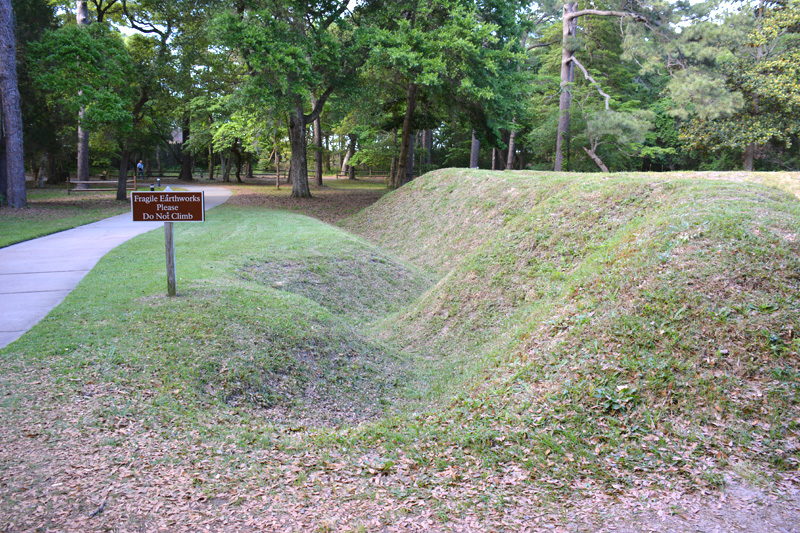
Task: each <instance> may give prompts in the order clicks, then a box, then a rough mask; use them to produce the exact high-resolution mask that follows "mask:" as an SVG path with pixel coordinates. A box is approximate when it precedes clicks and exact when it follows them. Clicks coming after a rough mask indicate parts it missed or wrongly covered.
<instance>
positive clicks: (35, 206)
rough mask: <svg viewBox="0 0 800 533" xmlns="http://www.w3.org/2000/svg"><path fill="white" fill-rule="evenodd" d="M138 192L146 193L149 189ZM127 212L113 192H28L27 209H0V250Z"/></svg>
mask: <svg viewBox="0 0 800 533" xmlns="http://www.w3.org/2000/svg"><path fill="white" fill-rule="evenodd" d="M111 183H116V182H111ZM163 189H164V187H161V188H160V189H157V190H163ZM172 189H173V190H175V191H180V190H184V189H182V188H179V187H173V188H172ZM137 190H139V191H149V190H150V187H139V188H138V189H137ZM130 209H131V206H130V202H128V201H125V202H118V201H117V200H115V197H114V192H113V191H102V192H96V193H91V192H82V193H72V194H67V191H66V189H63V188H51V189H32V190H29V191H28V207H27V208H25V209H8V208H3V209H0V248H2V247H3V246H9V245H11V244H15V243H18V242H22V241H27V240H30V239H35V238H37V237H43V236H45V235H50V234H51V233H56V232H59V231H64V230H67V229H71V228H74V227H77V226H82V225H84V224H89V223H91V222H97V221H98V220H102V219H104V218H108V217H111V216H114V215H119V214H122V213H126V212H129V211H130Z"/></svg>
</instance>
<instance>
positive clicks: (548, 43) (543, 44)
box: [525, 41, 560, 50]
mask: <svg viewBox="0 0 800 533" xmlns="http://www.w3.org/2000/svg"><path fill="white" fill-rule="evenodd" d="M559 42H560V41H549V42H546V43H533V44H529V45H528V46H526V47H525V49H526V50H533V49H534V48H544V47H545V46H553V45H554V44H558V43H559Z"/></svg>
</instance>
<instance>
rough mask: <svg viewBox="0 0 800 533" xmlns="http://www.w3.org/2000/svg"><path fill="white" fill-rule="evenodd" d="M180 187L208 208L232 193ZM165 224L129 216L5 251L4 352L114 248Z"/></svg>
mask: <svg viewBox="0 0 800 533" xmlns="http://www.w3.org/2000/svg"><path fill="white" fill-rule="evenodd" d="M181 188H182V189H187V190H193V191H200V190H202V191H205V197H206V209H211V208H212V207H216V206H218V205H219V204H221V203H223V202H225V200H227V199H228V198H229V197H230V195H231V192H230V191H229V190H227V189H223V188H218V187H181ZM162 226H163V223H162V222H131V214H130V213H124V214H122V215H118V216H115V217H111V218H106V219H104V220H100V221H98V222H93V223H91V224H86V225H85V226H79V227H77V228H72V229H70V230H66V231H61V232H59V233H53V234H51V235H47V236H45V237H40V238H38V239H32V240H30V241H25V242H21V243H19V244H13V245H11V246H7V247H5V248H0V348H3V347H4V346H7V345H9V344H11V343H12V342H14V341H15V340H17V339H18V338H19V337H21V336H22V334H23V333H25V332H26V331H28V330H29V329H31V328H32V327H33V326H34V325H35V324H36V323H37V322H39V321H40V320H41V319H43V318H44V317H45V316H47V313H49V312H50V311H51V310H52V309H53V308H54V307H55V306H57V305H58V304H60V303H61V302H62V301H63V300H64V298H65V297H66V296H67V294H69V293H70V291H72V289H74V288H75V286H76V285H77V284H78V282H79V281H80V280H81V279H83V277H84V276H85V275H86V274H87V273H88V272H89V271H90V270H91V269H92V267H94V265H95V264H97V262H98V261H99V260H100V258H101V257H103V256H104V255H105V254H107V253H108V252H109V251H110V250H112V249H113V248H116V247H117V246H119V245H120V244H122V243H123V242H125V241H127V240H128V239H131V238H133V237H135V236H137V235H140V234H142V233H146V232H148V231H150V230H153V229H156V228H160V227H162Z"/></svg>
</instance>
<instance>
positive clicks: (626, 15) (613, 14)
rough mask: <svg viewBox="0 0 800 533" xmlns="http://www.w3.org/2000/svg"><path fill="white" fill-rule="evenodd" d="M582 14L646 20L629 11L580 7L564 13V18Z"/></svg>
mask: <svg viewBox="0 0 800 533" xmlns="http://www.w3.org/2000/svg"><path fill="white" fill-rule="evenodd" d="M584 15H597V16H599V17H623V18H632V19H634V20H638V21H640V22H647V19H645V18H644V17H643V16H641V15H639V14H638V13H631V12H629V11H603V10H602V9H581V10H580V11H575V12H573V13H567V14H565V15H564V18H565V19H567V20H572V19H574V18H578V17H582V16H584Z"/></svg>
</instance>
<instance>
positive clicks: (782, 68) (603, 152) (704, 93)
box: [0, 0, 800, 206]
mask: <svg viewBox="0 0 800 533" xmlns="http://www.w3.org/2000/svg"><path fill="white" fill-rule="evenodd" d="M4 4H5V5H4V9H5V10H6V11H8V12H9V13H10V12H11V11H10V10H11V9H12V8H13V10H14V14H15V21H16V24H15V25H12V24H11V21H12V20H14V19H12V18H11V17H8V18H7V19H4V20H8V22H7V23H6V26H9V28H10V29H13V30H15V36H16V38H15V39H14V38H12V37H14V35H12V33H10V32H6V33H5V34H3V35H5V37H4V39H5V41H9V44H10V45H15V47H16V51H14V49H13V47H8V48H4V50H10V51H11V52H10V53H9V56H8V58H7V59H6V60H4V62H3V63H2V64H1V65H0V66H2V71H3V72H4V73H5V74H4V76H3V78H2V80H3V82H4V83H7V84H8V90H5V89H4V91H3V94H4V95H8V97H7V98H6V99H5V100H8V102H6V101H5V100H4V105H5V106H6V107H5V108H4V109H5V111H4V112H3V117H4V120H6V121H8V123H7V124H5V126H4V128H3V131H4V132H6V133H5V135H4V138H3V139H4V141H3V143H2V146H3V147H4V148H3V150H4V152H3V153H7V154H8V156H9V157H6V158H5V159H4V163H3V164H2V165H0V168H2V170H3V171H2V172H0V180H1V181H2V186H0V191H2V194H3V196H4V198H5V201H7V202H8V203H9V205H12V206H20V205H22V204H24V193H25V188H24V187H22V186H20V185H19V184H20V183H22V181H21V180H22V170H21V169H23V167H24V168H25V169H27V172H28V174H29V176H31V177H33V178H34V179H36V180H37V181H36V182H37V183H38V182H59V181H64V180H65V179H66V178H67V176H69V177H72V178H77V181H87V180H90V179H91V176H92V175H96V174H99V173H103V172H107V171H108V170H109V169H111V168H112V167H113V168H114V169H116V170H114V171H113V172H114V173H116V174H117V175H118V177H119V178H118V179H119V183H120V186H119V189H118V199H120V200H123V199H124V198H125V190H124V180H125V179H126V178H127V176H128V174H129V169H130V166H131V162H132V161H138V160H140V159H141V160H143V161H144V162H145V166H146V173H147V175H148V176H151V175H163V174H164V173H165V172H166V171H167V169H174V170H175V171H176V172H177V175H179V176H180V177H181V178H182V179H187V180H188V179H194V178H198V177H200V176H201V175H204V176H205V177H207V178H208V177H214V178H215V179H222V180H223V181H229V180H231V179H233V176H235V177H236V179H237V181H242V180H249V179H252V178H253V177H254V176H257V175H258V174H259V173H261V174H264V173H279V174H280V173H284V175H286V177H288V179H289V180H290V181H291V184H292V192H293V195H294V196H296V197H308V196H310V195H311V189H310V188H309V174H310V175H311V177H312V178H313V179H312V182H313V183H315V184H316V185H317V186H321V185H322V184H323V181H322V176H323V175H324V174H332V173H341V174H346V175H350V176H351V177H353V178H355V177H357V173H358V171H363V170H366V169H372V170H377V171H379V172H377V174H379V175H384V176H386V179H387V182H388V183H389V185H390V186H391V187H393V188H396V187H398V186H400V185H402V184H403V183H406V182H407V181H409V180H410V179H412V178H413V177H414V176H417V175H419V174H421V173H423V172H426V171H428V170H431V169H433V168H439V167H445V166H471V167H477V166H480V167H484V168H493V169H495V168H497V169H503V168H509V169H525V168H531V169H553V168H555V169H556V170H579V171H591V170H605V169H610V170H613V171H632V170H654V171H663V170H687V169H691V170H733V169H736V168H744V169H745V170H753V169H754V168H757V169H761V170H789V169H792V168H796V167H797V158H798V153H797V135H798V132H797V123H798V120H797V113H798V110H797V102H798V86H797V77H798V76H797V71H796V65H797V54H798V48H799V47H800V45H799V44H798V43H800V39H798V9H799V8H798V4H797V2H796V1H795V0H775V1H772V0H769V1H767V0H763V1H761V0H760V1H742V2H702V3H698V4H695V5H692V6H687V5H684V4H683V3H677V2H676V3H670V2H636V1H634V2H616V3H615V2H606V1H599V2H591V3H588V4H585V5H584V4H582V3H580V2H567V3H563V4H562V3H558V2H556V3H553V2H542V3H530V2H525V1H523V0H515V1H503V2H494V1H492V2H475V1H471V0H425V1H417V0H413V1H408V2H374V1H370V0H364V1H360V2H349V3H348V2H334V1H330V2H319V3H315V4H313V5H312V4H308V3H306V2H295V1H292V0H287V1H282V2H273V1H270V2H266V1H263V0H241V1H238V2H235V3H234V4H233V5H231V4H230V3H227V2H218V1H217V0H204V1H194V0H193V1H191V2H190V1H185V2H184V1H180V2H169V3H167V4H165V3H162V2H154V1H151V0H97V1H94V0H92V1H87V0H79V1H77V2H72V1H68V0H62V1H58V2H48V1H46V0H24V1H20V0H13V1H12V0H7V1H5V2H4ZM4 12H5V11H4ZM12 59H14V60H15V62H16V64H18V66H19V67H18V68H13V67H14V66H15V65H14V64H12V63H13V62H12ZM11 74H14V76H11ZM17 75H18V76H17ZM17 77H18V79H16V78H17ZM12 85H13V86H14V87H18V88H19V93H20V95H21V99H19V101H17V100H16V99H14V97H13V94H16V93H14V91H12V90H11V87H12ZM12 100H13V102H12ZM18 108H21V109H18ZM13 109H17V111H19V110H21V116H22V118H23V119H22V120H17V114H15V112H12V110H13ZM20 125H22V126H20ZM20 127H22V128H23V129H24V131H21V132H20V131H19V130H20ZM22 139H24V144H22V143H21V141H22ZM76 140H77V141H78V142H76ZM12 145H13V146H12ZM311 159H313V166H312V165H309V160H311ZM23 163H24V164H23ZM7 165H12V166H13V170H8V172H7V171H6V170H7V169H6V166H7ZM9 169H11V167H9ZM201 169H202V170H201ZM309 169H311V172H310V173H309ZM9 172H11V174H9ZM7 174H8V175H9V178H8V179H6V178H5V177H4V176H6V175H7ZM12 174H13V176H12ZM82 186H84V185H83V184H78V187H82Z"/></svg>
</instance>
